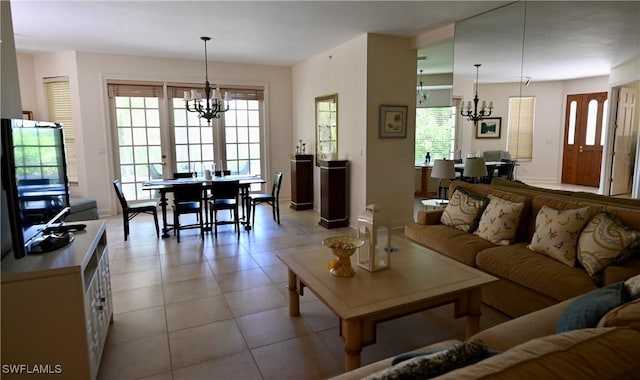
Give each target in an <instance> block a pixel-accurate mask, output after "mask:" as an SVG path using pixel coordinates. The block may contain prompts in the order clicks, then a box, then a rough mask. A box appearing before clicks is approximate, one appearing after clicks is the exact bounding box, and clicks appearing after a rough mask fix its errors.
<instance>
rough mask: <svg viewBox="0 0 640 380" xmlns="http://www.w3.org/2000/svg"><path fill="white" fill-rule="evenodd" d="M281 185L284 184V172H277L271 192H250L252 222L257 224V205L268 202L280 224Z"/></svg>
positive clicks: (274, 218) (274, 217)
mask: <svg viewBox="0 0 640 380" xmlns="http://www.w3.org/2000/svg"><path fill="white" fill-rule="evenodd" d="M280 185H282V172H276V173H275V174H274V176H273V186H272V187H271V193H260V194H249V199H250V201H251V214H252V218H253V219H252V221H251V224H252V225H255V224H256V205H259V204H262V203H266V204H268V205H270V206H271V207H272V212H273V220H275V221H277V222H278V224H280Z"/></svg>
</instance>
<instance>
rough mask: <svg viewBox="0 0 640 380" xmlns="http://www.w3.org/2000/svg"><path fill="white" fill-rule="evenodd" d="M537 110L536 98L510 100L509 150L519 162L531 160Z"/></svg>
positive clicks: (513, 98) (514, 98)
mask: <svg viewBox="0 0 640 380" xmlns="http://www.w3.org/2000/svg"><path fill="white" fill-rule="evenodd" d="M535 108H536V99H535V98H534V97H512V98H509V124H508V127H507V128H508V130H507V131H508V132H507V133H508V140H507V150H508V151H509V153H511V156H512V157H513V158H515V159H518V160H531V158H532V151H533V125H534V114H535Z"/></svg>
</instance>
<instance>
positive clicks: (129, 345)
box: [99, 204, 506, 380]
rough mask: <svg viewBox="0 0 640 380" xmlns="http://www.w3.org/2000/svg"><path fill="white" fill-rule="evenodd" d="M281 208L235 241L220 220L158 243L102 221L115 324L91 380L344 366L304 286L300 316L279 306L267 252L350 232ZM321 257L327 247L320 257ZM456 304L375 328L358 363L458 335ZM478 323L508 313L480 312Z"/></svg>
mask: <svg viewBox="0 0 640 380" xmlns="http://www.w3.org/2000/svg"><path fill="white" fill-rule="evenodd" d="M287 206H288V205H286V204H283V205H282V210H281V213H282V215H281V224H280V225H278V224H276V223H275V222H274V221H273V220H272V219H271V209H270V208H268V207H262V208H259V210H258V213H257V215H256V226H255V229H254V230H252V231H250V232H246V231H242V233H241V235H240V238H239V239H237V238H236V234H235V233H234V232H233V227H232V226H224V227H223V228H221V229H220V230H219V232H218V239H217V240H216V239H215V238H214V237H213V235H212V234H206V235H205V239H204V240H201V239H200V236H199V234H198V232H197V230H187V231H184V232H182V233H181V243H180V244H178V243H177V242H176V239H175V237H170V238H167V239H160V240H157V239H156V238H155V232H154V231H153V222H152V219H151V218H150V217H147V216H146V215H143V216H142V215H141V216H138V217H136V218H135V219H133V220H132V222H131V235H130V236H129V240H128V241H127V242H125V241H124V239H123V231H122V224H121V219H120V217H113V218H108V219H106V221H107V236H108V244H109V255H110V263H111V284H112V289H113V305H114V313H115V314H114V322H113V324H112V325H111V327H110V331H109V336H108V339H107V345H106V347H105V351H104V354H103V359H102V363H101V366H100V373H99V379H102V380H107V379H158V380H159V379H190V380H197V379H242V380H244V379H279V380H280V379H296V380H300V379H324V378H328V377H331V376H335V375H337V374H340V373H342V371H343V360H344V357H343V352H344V351H343V344H342V341H341V340H340V338H339V336H338V320H337V318H336V317H335V315H333V314H332V313H331V311H330V310H328V309H327V308H326V307H325V306H324V305H323V304H322V303H321V302H320V301H319V300H318V299H317V298H316V297H315V296H314V295H313V294H312V293H311V292H306V293H305V296H304V297H302V300H301V302H302V304H301V314H302V315H301V317H299V318H291V317H289V315H288V309H287V298H286V297H287V291H286V282H287V272H286V267H285V266H284V265H282V263H281V262H280V261H279V260H278V258H277V257H276V256H275V255H276V253H278V252H295V251H297V250H299V249H302V248H304V247H308V246H318V245H319V244H320V242H321V241H322V240H323V239H324V238H326V237H328V236H334V235H338V234H348V235H355V231H354V230H352V229H350V228H340V229H332V230H327V229H325V228H323V227H321V226H319V225H318V220H319V216H318V214H317V213H316V212H314V211H311V210H309V211H298V212H296V211H293V210H291V209H289V208H288V207H287ZM329 259H330V255H329V254H328V252H327V261H328V260H329ZM452 313H453V308H452V307H451V306H445V307H441V308H438V309H435V310H433V311H430V312H425V313H419V314H415V315H411V316H408V317H405V318H401V319H397V320H394V321H389V322H385V323H382V324H380V325H379V326H378V342H377V343H376V344H374V345H371V346H367V347H365V348H364V350H363V354H362V360H363V363H370V362H373V361H376V360H379V359H382V358H384V357H388V356H391V355H395V354H398V353H401V352H405V351H407V350H410V349H415V348H418V347H420V346H423V345H425V344H429V343H432V342H436V341H439V340H442V339H448V338H458V339H460V338H463V337H464V328H465V322H464V320H454V319H453V317H452V315H453V314H452ZM483 313H484V314H483V317H482V321H481V325H482V327H483V328H486V327H488V326H492V325H495V324H497V323H499V322H502V321H504V320H506V317H504V316H503V315H502V314H500V313H498V312H496V311H494V310H492V309H489V308H485V309H484V310H483Z"/></svg>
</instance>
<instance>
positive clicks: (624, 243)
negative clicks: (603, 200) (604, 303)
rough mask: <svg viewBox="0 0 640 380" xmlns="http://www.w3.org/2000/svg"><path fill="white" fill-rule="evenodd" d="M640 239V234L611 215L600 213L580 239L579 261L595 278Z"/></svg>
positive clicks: (588, 225) (587, 226)
mask: <svg viewBox="0 0 640 380" xmlns="http://www.w3.org/2000/svg"><path fill="white" fill-rule="evenodd" d="M638 239H640V232H638V231H634V230H632V229H631V228H629V227H628V226H627V225H625V224H624V223H623V222H622V221H620V220H619V219H618V218H616V217H615V216H613V215H611V214H609V213H606V212H601V213H598V214H596V215H595V216H594V217H593V218H592V219H591V221H590V222H589V223H588V224H587V225H586V227H585V228H584V230H582V233H581V234H580V237H579V238H578V261H580V264H582V266H583V267H584V269H586V271H587V273H589V276H591V277H592V278H593V277H594V276H595V275H596V273H598V272H600V271H602V270H603V269H604V268H606V267H607V266H608V265H609V264H610V263H611V262H612V261H614V260H615V259H616V257H618V256H619V255H620V254H624V253H625V249H626V248H627V247H629V246H630V245H631V243H633V242H634V241H636V240H638ZM618 261H619V260H618Z"/></svg>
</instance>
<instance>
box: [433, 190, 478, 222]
mask: <svg viewBox="0 0 640 380" xmlns="http://www.w3.org/2000/svg"><path fill="white" fill-rule="evenodd" d="M487 201H488V199H487V198H484V197H482V196H481V195H478V194H475V193H472V192H470V191H468V190H465V189H463V188H461V187H457V188H456V189H455V191H454V192H453V195H451V199H449V203H448V204H447V207H446V208H445V209H444V211H443V212H442V216H441V217H440V222H441V223H442V224H444V225H447V226H451V227H455V228H457V229H459V230H462V231H464V232H473V231H475V229H476V228H477V227H478V220H479V219H480V215H481V214H482V210H483V209H484V207H485V205H486V204H487Z"/></svg>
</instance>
